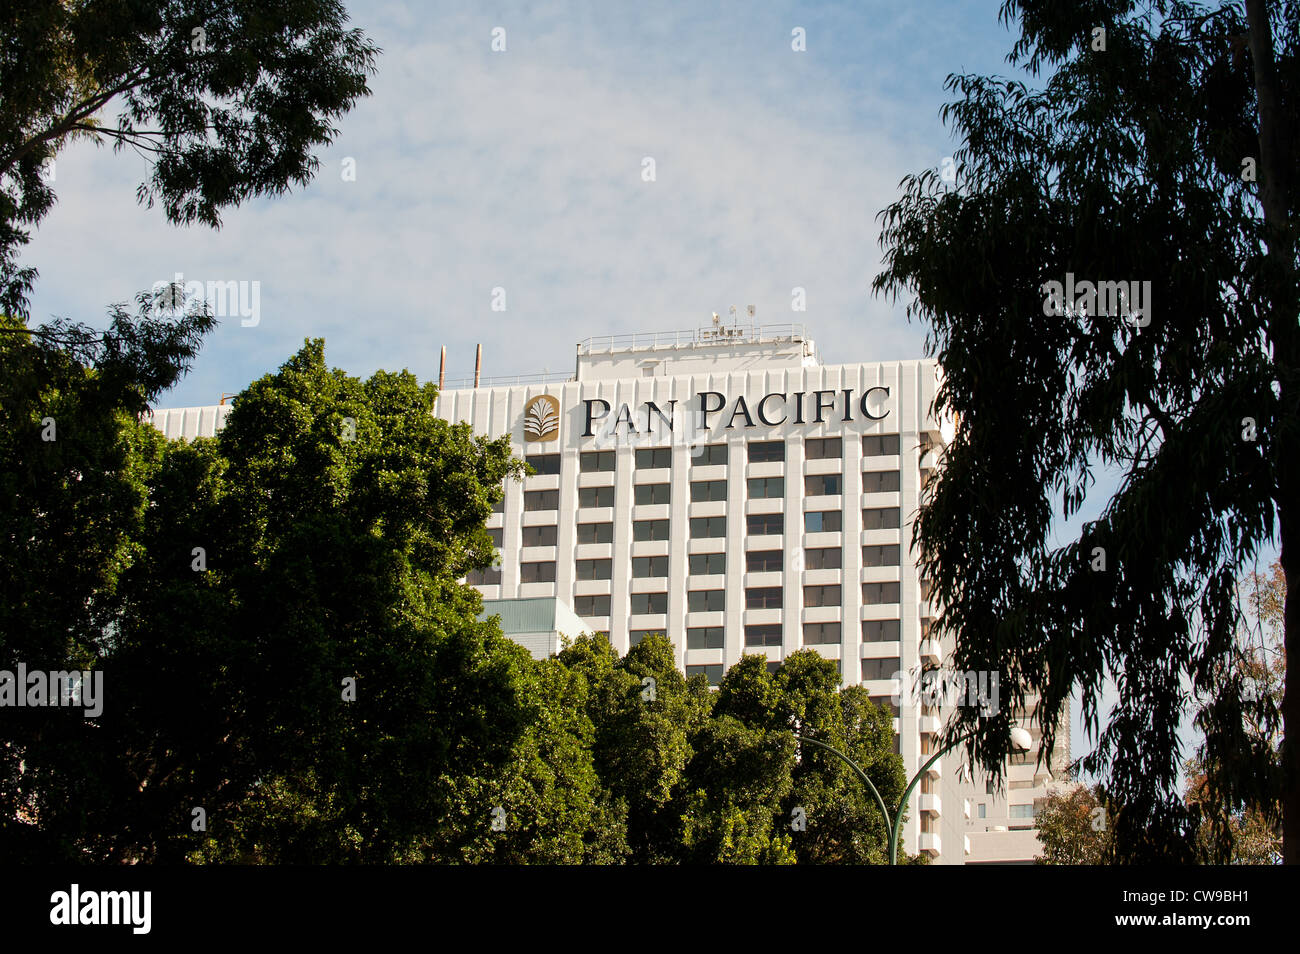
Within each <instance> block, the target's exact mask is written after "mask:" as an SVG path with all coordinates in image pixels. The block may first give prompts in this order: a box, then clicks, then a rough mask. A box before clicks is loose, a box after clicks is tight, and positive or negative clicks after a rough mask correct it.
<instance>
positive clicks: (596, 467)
mask: <svg viewBox="0 0 1300 954" xmlns="http://www.w3.org/2000/svg"><path fill="white" fill-rule="evenodd" d="M578 462H579V468H578V469H579V470H581V471H582V472H583V473H584V474H601V473H606V474H607V473H610V472H611V471H613V469H614V452H613V451H583V452H582V455H581V456H580V457H579V458H578Z"/></svg>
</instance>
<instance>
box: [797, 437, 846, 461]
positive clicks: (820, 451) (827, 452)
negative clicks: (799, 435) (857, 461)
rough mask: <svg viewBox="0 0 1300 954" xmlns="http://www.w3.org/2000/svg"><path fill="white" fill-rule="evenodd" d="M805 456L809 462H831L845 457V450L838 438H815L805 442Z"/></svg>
mask: <svg viewBox="0 0 1300 954" xmlns="http://www.w3.org/2000/svg"><path fill="white" fill-rule="evenodd" d="M803 455H804V457H806V458H807V459H808V460H829V459H831V458H833V457H835V458H838V457H843V456H844V450H843V447H842V445H841V443H840V439H839V438H838V437H814V438H810V439H809V440H806V441H804V442H803Z"/></svg>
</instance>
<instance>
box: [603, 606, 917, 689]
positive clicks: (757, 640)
mask: <svg viewBox="0 0 1300 954" xmlns="http://www.w3.org/2000/svg"><path fill="white" fill-rule="evenodd" d="M657 632H660V630H655V629H634V630H632V631H631V632H630V633H629V636H630V637H631V642H632V645H633V646H635V645H636V644H637V643H639V642H640V641H641V640H642V639H643V638H644V637H646V636H649V635H650V634H651V633H657ZM724 635H725V634H724V632H723V627H721V626H692V627H690V628H688V629H687V630H686V648H687V649H722V648H723V646H724V643H725V640H724ZM862 638H863V640H864V641H866V642H877V643H878V642H895V643H896V642H898V641H899V621H898V620H896V619H876V620H863V622H862ZM840 639H841V629H840V624H839V622H838V621H836V622H831V623H804V624H803V642H804V645H805V646H826V645H836V644H838V643H839V642H840ZM745 645H746V646H763V647H766V646H780V645H781V624H780V623H764V624H758V625H750V626H746V627H745ZM862 663H863V676H862V678H863V679H868V678H870V679H888V678H890V677H891V676H893V674H894V673H895V672H897V671H898V670H899V666H898V657H896V656H895V657H889V658H887V659H883V660H879V661H878V662H877V661H875V660H869V659H864V660H863V661H862ZM868 664H870V666H868ZM868 668H870V671H872V672H877V671H880V672H885V675H883V676H867V675H866V673H867V671H868Z"/></svg>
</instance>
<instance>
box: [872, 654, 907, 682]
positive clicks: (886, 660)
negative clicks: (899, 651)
mask: <svg viewBox="0 0 1300 954" xmlns="http://www.w3.org/2000/svg"><path fill="white" fill-rule="evenodd" d="M901 668H902V667H900V666H899V665H898V657H897V656H893V657H889V656H886V657H883V658H880V659H864V660H862V678H863V679H893V678H895V677H896V676H897V675H898V674H899V671H900V670H901Z"/></svg>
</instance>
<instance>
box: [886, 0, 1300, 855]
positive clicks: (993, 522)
mask: <svg viewBox="0 0 1300 954" xmlns="http://www.w3.org/2000/svg"><path fill="white" fill-rule="evenodd" d="M1002 16H1003V17H1004V18H1005V19H1006V20H1008V21H1014V20H1015V19H1016V18H1017V17H1018V18H1019V27H1020V39H1019V41H1018V42H1017V43H1016V45H1015V47H1014V49H1013V51H1012V53H1011V56H1010V61H1011V62H1012V63H1014V64H1016V65H1018V66H1023V67H1024V68H1026V69H1027V70H1028V71H1029V73H1030V74H1032V75H1033V76H1035V77H1037V76H1039V75H1040V74H1042V73H1046V76H1045V77H1044V80H1043V82H1042V83H1041V85H1036V86H1032V87H1031V86H1030V85H1029V84H1028V83H1026V82H1022V81H1020V80H1015V79H999V78H990V77H982V76H972V75H963V76H952V77H950V78H949V80H948V88H949V89H950V90H952V91H953V92H954V93H956V94H957V97H958V98H957V100H956V101H955V102H953V103H952V104H950V105H949V106H947V107H946V108H945V110H944V117H945V119H947V120H951V122H952V123H953V125H954V126H955V129H956V131H957V133H958V134H959V136H960V138H961V140H962V146H961V148H960V149H959V150H958V151H957V153H956V154H955V157H954V158H955V160H956V163H955V165H956V172H957V176H956V181H955V183H953V185H952V187H951V188H949V187H948V185H947V184H946V183H944V182H943V181H942V180H941V179H940V177H939V176H938V175H937V174H936V173H935V172H933V171H931V172H926V173H922V174H919V175H916V176H911V177H909V178H907V179H906V180H904V190H903V191H904V194H903V196H902V198H900V199H899V200H898V201H897V202H896V203H895V204H893V205H892V206H890V207H889V208H888V209H887V210H885V212H884V213H883V214H882V222H883V232H882V245H883V246H884V248H885V257H886V262H885V269H884V271H883V272H882V273H881V274H880V275H879V276H877V278H876V280H875V288H876V289H877V290H878V291H882V292H886V293H889V294H893V295H898V294H900V293H909V294H910V295H913V296H914V300H913V301H912V302H911V304H910V305H909V313H911V314H915V315H918V316H920V317H921V318H922V319H923V320H924V321H925V322H926V323H927V325H928V329H929V330H928V345H929V349H930V351H931V353H933V354H935V355H937V357H938V360H939V363H940V365H941V369H942V381H941V383H940V386H939V390H938V394H937V399H936V405H937V410H938V411H939V412H940V413H943V414H949V415H952V416H953V417H954V418H955V420H956V422H957V425H958V426H957V429H956V434H955V437H954V439H953V440H952V441H951V443H950V444H949V445H948V447H947V449H946V452H945V460H944V467H943V468H942V469H941V470H940V471H939V474H938V479H937V480H935V481H933V482H932V483H931V484H930V485H929V487H928V492H927V494H926V498H925V506H924V507H923V509H922V511H921V513H920V514H919V516H918V517H917V519H916V524H915V537H916V540H917V542H918V543H919V545H920V547H921V553H922V558H921V559H922V566H923V571H924V574H925V576H926V577H927V578H928V579H930V580H931V581H932V584H933V587H934V592H935V595H936V597H937V599H939V600H940V601H941V602H942V603H943V604H944V606H945V611H944V614H943V617H942V619H941V622H940V626H941V627H942V630H943V632H944V633H945V634H947V635H949V636H951V638H953V639H954V642H955V654H954V655H955V659H954V664H955V666H956V667H957V668H958V669H963V670H971V671H982V670H998V671H1001V672H1002V674H1003V683H1002V686H1003V688H1002V693H1003V695H1004V696H1009V697H1010V698H1009V700H1008V701H1009V703H1010V704H1009V705H1004V706H1003V707H1002V712H1000V713H998V714H994V715H991V716H987V717H985V716H982V715H981V714H980V713H978V712H977V711H976V710H974V709H971V710H964V711H963V713H962V724H961V725H960V726H959V729H960V730H974V731H975V736H974V739H973V741H972V742H971V743H970V751H971V754H972V756H973V757H974V758H975V759H977V760H978V761H980V762H981V763H982V764H983V766H984V768H985V769H986V770H987V771H989V772H990V773H991V774H993V775H994V776H996V777H1000V774H1001V772H1002V765H1003V762H1004V759H1005V757H1006V756H1007V754H1008V753H1007V751H1006V746H1007V744H1008V743H1007V739H1008V734H1007V729H1008V727H1009V720H1010V713H1011V712H1013V711H1018V710H1021V709H1022V708H1023V707H1024V702H1025V698H1026V696H1027V694H1029V693H1038V694H1040V695H1041V703H1040V705H1039V706H1038V709H1037V720H1038V722H1039V723H1040V724H1041V726H1042V730H1043V740H1044V745H1043V750H1042V751H1043V754H1044V756H1045V757H1046V756H1050V753H1051V751H1052V747H1053V745H1054V742H1055V734H1056V731H1057V726H1058V725H1060V724H1061V721H1062V716H1063V715H1064V714H1065V713H1066V711H1067V708H1066V707H1067V706H1068V705H1069V700H1070V699H1071V697H1072V695H1073V694H1074V693H1075V692H1076V691H1078V693H1079V695H1080V696H1081V698H1082V702H1083V710H1084V719H1085V723H1086V724H1087V725H1088V726H1089V728H1090V729H1091V730H1094V731H1096V732H1097V737H1098V744H1097V747H1096V749H1095V750H1094V751H1093V752H1092V753H1090V754H1089V755H1088V756H1087V757H1086V758H1085V759H1084V763H1083V764H1084V768H1085V769H1087V770H1088V771H1089V773H1090V774H1093V775H1095V776H1096V777H1098V778H1100V779H1101V780H1102V788H1103V791H1104V792H1105V796H1106V798H1107V799H1108V800H1111V801H1114V802H1116V803H1122V804H1123V805H1124V806H1125V809H1124V811H1123V812H1122V813H1121V814H1120V815H1118V816H1117V817H1116V819H1115V820H1114V822H1115V829H1114V833H1113V834H1114V837H1115V849H1116V858H1117V859H1118V860H1119V861H1123V862H1135V861H1154V860H1165V861H1171V860H1172V861H1191V860H1194V858H1195V854H1196V852H1195V845H1196V843H1197V840H1196V837H1194V836H1195V832H1196V829H1197V827H1198V826H1197V821H1198V817H1197V813H1196V812H1195V811H1193V810H1192V809H1191V808H1190V807H1189V806H1188V805H1187V803H1186V802H1185V800H1184V799H1183V798H1182V795H1181V791H1180V789H1181V783H1182V764H1183V754H1182V751H1181V743H1180V740H1179V737H1178V726H1179V725H1180V723H1181V722H1182V719H1183V716H1184V712H1185V708H1186V707H1187V698H1188V695H1187V693H1186V691H1185V688H1184V687H1185V685H1187V684H1190V685H1191V686H1193V687H1194V689H1195V690H1196V691H1197V692H1198V693H1206V692H1209V691H1211V690H1212V693H1211V694H1212V696H1213V698H1212V699H1210V700H1209V701H1208V702H1206V703H1205V704H1204V705H1203V706H1202V707H1201V712H1200V713H1199V714H1198V716H1199V723H1200V725H1201V727H1202V729H1203V731H1204V733H1205V739H1206V746H1207V752H1208V757H1209V761H1210V763H1211V764H1213V765H1215V766H1218V767H1219V768H1220V769H1221V771H1220V772H1219V774H1218V778H1219V779H1220V780H1221V781H1222V782H1223V784H1224V785H1226V786H1228V787H1229V788H1230V789H1231V792H1230V794H1229V799H1230V801H1232V802H1234V803H1241V804H1253V805H1257V806H1267V805H1269V804H1273V803H1275V802H1277V801H1278V800H1279V799H1281V800H1282V804H1283V814H1284V818H1285V823H1284V824H1285V841H1286V858H1287V860H1288V862H1292V863H1294V862H1297V861H1300V744H1297V743H1296V742H1295V741H1294V740H1290V741H1288V742H1287V743H1286V744H1284V746H1283V750H1282V751H1283V756H1282V768H1281V771H1275V770H1274V769H1273V763H1272V760H1271V756H1270V753H1269V752H1267V751H1265V750H1264V748H1262V747H1261V746H1259V745H1257V744H1254V743H1253V742H1252V740H1251V739H1250V738H1249V735H1248V732H1247V729H1246V725H1247V723H1248V719H1243V712H1250V713H1251V718H1254V719H1256V720H1262V721H1264V722H1266V723H1272V724H1276V723H1277V720H1278V713H1277V712H1276V710H1274V709H1273V707H1272V706H1271V705H1270V703H1269V701H1268V700H1267V698H1264V697H1259V698H1256V699H1254V700H1249V699H1243V698H1241V696H1240V692H1239V689H1240V685H1241V683H1240V681H1239V680H1237V681H1233V680H1227V681H1226V682H1225V681H1224V680H1222V679H1220V674H1222V673H1223V672H1225V671H1230V670H1231V664H1232V660H1233V658H1234V656H1235V654H1236V633H1237V630H1238V623H1239V621H1240V618H1241V613H1242V610H1241V608H1240V606H1239V605H1238V601H1237V599H1236V594H1235V588H1236V581H1237V579H1238V577H1239V575H1240V573H1241V571H1242V569H1243V568H1244V567H1245V566H1247V565H1248V564H1249V563H1250V561H1251V560H1252V559H1253V558H1254V557H1255V555H1256V554H1257V553H1258V552H1259V551H1260V549H1261V548H1262V547H1264V546H1265V545H1267V544H1268V543H1269V541H1270V540H1280V542H1281V565H1282V570H1283V573H1284V575H1285V576H1286V578H1287V580H1288V582H1291V581H1293V579H1294V576H1295V574H1297V573H1298V572H1300V377H1298V374H1300V320H1298V318H1297V314H1298V308H1300V288H1298V285H1297V262H1296V248H1297V246H1296V220H1295V210H1296V203H1297V197H1298V196H1300V186H1298V184H1297V183H1298V181H1300V180H1297V178H1296V177H1295V175H1294V170H1295V169H1296V168H1297V165H1298V163H1297V154H1296V152H1295V139H1294V135H1293V131H1294V130H1295V129H1296V128H1297V127H1298V126H1300V115H1297V109H1300V26H1298V24H1300V7H1298V6H1297V4H1296V3H1295V2H1294V0H1280V2H1269V0H1246V2H1245V4H1244V6H1243V5H1241V4H1226V3H1225V4H1200V3H1188V2H1172V0H1156V2H1152V3H1147V4H1141V5H1139V4H1136V3H1133V2H1131V0H1099V2H1093V3H1087V4H1065V3H1058V2H1054V0H1008V2H1006V3H1004V5H1003V7H1002ZM1072 281H1077V282H1080V283H1082V282H1084V281H1087V282H1089V283H1095V284H1094V286H1093V292H1095V293H1096V294H1091V295H1090V293H1089V291H1088V288H1087V287H1085V286H1082V285H1080V286H1077V287H1076V288H1075V289H1074V290H1073V292H1069V291H1066V290H1065V289H1066V287H1067V286H1069V284H1070V283H1071V282H1072ZM1117 282H1123V283H1124V286H1123V287H1124V289H1125V294H1124V295H1123V296H1121V295H1120V294H1119V286H1118V285H1116V284H1110V285H1104V284H1101V283H1117ZM1144 282H1149V283H1150V284H1149V286H1144V285H1143V284H1142V283H1144ZM1051 283H1056V284H1055V285H1053V284H1051ZM1129 283H1134V284H1132V285H1130V284H1129ZM1148 287H1149V289H1150V295H1149V296H1148V295H1146V294H1145V293H1144V289H1145V288H1148ZM1099 298H1100V300H1098V299H1099ZM1008 373H1010V374H1013V375H1014V376H1015V379H1016V387H1014V388H1008V387H1007V386H1006V380H1007V375H1008ZM1103 467H1109V468H1115V469H1118V470H1120V471H1121V472H1122V476H1121V477H1120V480H1119V486H1118V489H1117V490H1116V491H1115V493H1114V495H1113V496H1112V497H1111V498H1110V499H1109V500H1107V501H1105V502H1104V507H1103V508H1102V512H1101V516H1100V518H1099V519H1097V520H1096V521H1094V522H1092V523H1089V524H1087V525H1085V526H1084V527H1083V529H1082V530H1081V531H1080V532H1079V534H1078V535H1077V537H1075V538H1074V539H1072V540H1069V541H1067V542H1066V543H1065V544H1064V545H1057V544H1056V537H1055V534H1056V532H1057V530H1058V528H1057V525H1056V520H1055V517H1056V514H1057V511H1058V508H1059V509H1063V511H1064V513H1065V514H1066V515H1067V516H1072V515H1073V514H1075V513H1076V512H1077V511H1078V510H1079V508H1080V507H1081V506H1082V505H1083V503H1084V501H1085V499H1086V498H1087V497H1088V493H1089V488H1090V486H1091V485H1092V484H1093V482H1094V481H1095V480H1096V475H1097V471H1098V469H1099V468H1103ZM1288 594H1289V595H1288V602H1287V606H1286V608H1285V613H1284V630H1285V634H1286V639H1287V640H1294V639H1296V638H1297V636H1296V634H1297V633H1300V616H1298V615H1297V614H1300V603H1297V597H1296V596H1295V595H1294V594H1295V587H1294V586H1290V587H1289V590H1288ZM1288 648H1289V647H1288ZM1108 680H1113V683H1114V685H1115V686H1116V688H1117V691H1118V699H1117V702H1116V704H1115V706H1114V707H1113V709H1112V710H1111V711H1110V713H1109V715H1108V716H1106V718H1105V725H1104V726H1102V725H1100V723H1101V720H1102V717H1103V713H1101V712H1100V711H1099V706H1098V703H1099V699H1100V697H1101V693H1102V689H1103V686H1104V685H1105V684H1106V683H1107V681H1108ZM1282 710H1283V713H1284V714H1285V716H1286V718H1285V722H1286V723H1287V724H1288V725H1290V726H1292V727H1294V726H1295V725H1300V690H1298V689H1297V688H1296V687H1294V686H1291V687H1288V690H1287V692H1286V695H1285V702H1284V704H1283V706H1282Z"/></svg>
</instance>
